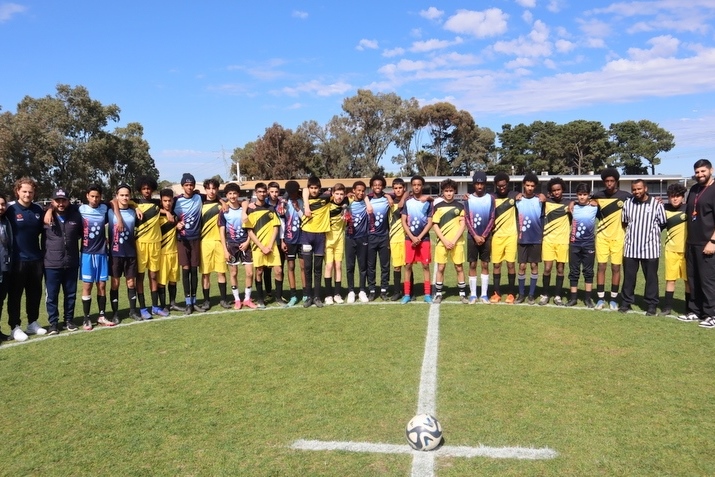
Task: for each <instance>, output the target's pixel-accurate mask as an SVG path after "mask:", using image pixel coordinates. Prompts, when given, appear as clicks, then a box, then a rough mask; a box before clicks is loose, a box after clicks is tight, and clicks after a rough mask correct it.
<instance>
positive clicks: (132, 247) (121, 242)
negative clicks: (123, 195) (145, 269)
mask: <svg viewBox="0 0 715 477" xmlns="http://www.w3.org/2000/svg"><path fill="white" fill-rule="evenodd" d="M119 213H120V214H122V222H124V230H122V231H121V232H119V231H118V230H117V217H116V216H115V215H114V211H113V210H110V211H109V213H108V214H107V215H108V218H109V220H108V222H107V223H108V225H109V254H110V255H111V256H113V257H136V256H137V246H136V237H135V235H134V233H135V227H136V220H137V216H136V213H134V210H133V209H120V210H119Z"/></svg>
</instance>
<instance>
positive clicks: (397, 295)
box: [390, 291, 402, 301]
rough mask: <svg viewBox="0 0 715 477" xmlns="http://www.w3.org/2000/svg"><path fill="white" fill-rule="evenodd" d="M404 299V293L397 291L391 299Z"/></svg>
mask: <svg viewBox="0 0 715 477" xmlns="http://www.w3.org/2000/svg"><path fill="white" fill-rule="evenodd" d="M401 299H402V293H400V292H398V291H395V293H393V294H392V296H391V297H390V301H400V300H401Z"/></svg>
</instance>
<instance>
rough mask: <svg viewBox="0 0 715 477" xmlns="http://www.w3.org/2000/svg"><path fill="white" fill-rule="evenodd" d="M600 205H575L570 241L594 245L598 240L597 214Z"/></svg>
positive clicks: (575, 243)
mask: <svg viewBox="0 0 715 477" xmlns="http://www.w3.org/2000/svg"><path fill="white" fill-rule="evenodd" d="M597 214H598V207H596V206H593V205H579V204H576V205H574V207H573V212H572V214H571V216H572V217H573V220H572V221H571V235H570V238H569V241H570V242H571V243H572V244H574V245H582V246H583V245H586V246H589V245H590V246H593V245H594V244H595V242H596V216H597Z"/></svg>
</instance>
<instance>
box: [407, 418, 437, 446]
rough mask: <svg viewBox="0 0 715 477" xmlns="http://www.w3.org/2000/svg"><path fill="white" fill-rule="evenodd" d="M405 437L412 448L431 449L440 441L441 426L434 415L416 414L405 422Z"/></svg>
mask: <svg viewBox="0 0 715 477" xmlns="http://www.w3.org/2000/svg"><path fill="white" fill-rule="evenodd" d="M405 437H406V438H407V442H408V443H409V444H410V447H412V448H413V449H414V450H422V451H431V450H434V449H436V448H437V446H438V445H439V444H440V442H442V426H441V425H440V423H439V421H438V420H437V418H436V417H434V416H431V415H429V414H418V415H416V416H415V417H413V418H412V419H410V422H408V423H407V426H406V427H405Z"/></svg>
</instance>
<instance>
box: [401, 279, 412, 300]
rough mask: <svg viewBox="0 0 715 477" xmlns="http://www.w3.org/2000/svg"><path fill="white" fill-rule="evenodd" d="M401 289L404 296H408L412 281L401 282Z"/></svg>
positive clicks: (410, 291)
mask: <svg viewBox="0 0 715 477" xmlns="http://www.w3.org/2000/svg"><path fill="white" fill-rule="evenodd" d="M402 291H403V292H404V293H405V296H410V293H412V283H411V281H410V280H407V281H405V282H404V283H402Z"/></svg>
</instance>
